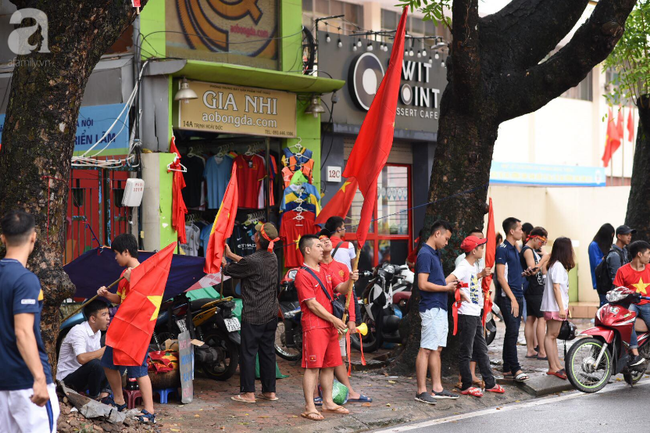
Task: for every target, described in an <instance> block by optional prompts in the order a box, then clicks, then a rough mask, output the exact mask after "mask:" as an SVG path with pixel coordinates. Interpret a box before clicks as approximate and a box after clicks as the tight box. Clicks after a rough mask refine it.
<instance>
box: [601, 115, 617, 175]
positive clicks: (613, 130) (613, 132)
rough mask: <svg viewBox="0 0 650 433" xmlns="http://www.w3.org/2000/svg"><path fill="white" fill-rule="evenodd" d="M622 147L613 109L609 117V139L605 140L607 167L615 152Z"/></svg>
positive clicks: (605, 163)
mask: <svg viewBox="0 0 650 433" xmlns="http://www.w3.org/2000/svg"><path fill="white" fill-rule="evenodd" d="M620 145H621V137H620V136H619V135H618V128H617V127H616V124H615V123H614V115H613V114H612V109H611V108H610V109H609V113H608V116H607V138H606V139H605V153H603V157H602V160H603V165H604V166H605V167H607V166H608V165H609V161H610V160H611V159H612V155H614V152H616V151H617V150H618V148H619V147H620Z"/></svg>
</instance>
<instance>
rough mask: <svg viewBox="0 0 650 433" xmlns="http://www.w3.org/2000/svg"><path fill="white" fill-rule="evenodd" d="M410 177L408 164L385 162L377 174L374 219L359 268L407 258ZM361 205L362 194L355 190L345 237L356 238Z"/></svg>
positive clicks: (401, 261)
mask: <svg viewBox="0 0 650 433" xmlns="http://www.w3.org/2000/svg"><path fill="white" fill-rule="evenodd" d="M410 178H411V169H410V166H408V165H397V164H388V165H386V166H385V167H384V169H383V170H382V172H381V174H380V175H379V178H378V179H377V206H376V207H375V210H374V214H373V219H374V221H373V222H372V223H371V224H370V230H369V232H368V237H367V240H366V244H365V246H364V247H363V249H362V253H361V256H360V258H359V268H360V269H362V270H367V269H369V268H371V267H373V266H377V265H381V264H382V263H385V262H390V263H394V264H404V262H405V261H406V256H407V255H408V252H409V250H410V248H411V239H412V236H411V234H412V224H411V221H412V214H411V210H410V207H411V194H410V190H411V188H410ZM362 205H363V196H362V195H361V193H360V192H359V191H357V194H356V195H355V197H354V201H353V202H352V206H351V208H350V212H349V213H348V216H347V218H346V232H347V233H346V239H347V240H351V241H352V240H356V233H355V232H356V229H357V226H358V224H359V217H360V214H361V207H362Z"/></svg>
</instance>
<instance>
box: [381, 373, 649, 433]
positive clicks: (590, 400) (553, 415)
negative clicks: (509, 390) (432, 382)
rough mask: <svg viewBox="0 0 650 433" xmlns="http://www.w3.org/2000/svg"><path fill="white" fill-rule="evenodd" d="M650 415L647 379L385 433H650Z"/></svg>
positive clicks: (468, 414)
mask: <svg viewBox="0 0 650 433" xmlns="http://www.w3.org/2000/svg"><path fill="white" fill-rule="evenodd" d="M648 413H650V380H648V379H644V380H642V381H641V382H639V383H638V384H637V385H636V386H635V387H634V388H630V387H629V386H626V385H624V384H622V383H614V384H610V385H608V386H607V387H606V388H605V389H604V390H603V391H601V392H599V393H596V394H582V393H578V392H577V391H576V392H571V393H566V394H563V395H560V396H553V397H546V398H540V399H535V400H530V401H527V402H525V403H513V404H510V405H505V406H502V407H500V408H491V409H485V410H481V411H478V412H475V413H467V414H463V415H457V416H450V417H446V418H439V419H433V420H430V421H424V422H420V423H417V424H410V425H404V426H399V427H393V428H390V429H386V430H381V432H384V433H389V432H390V433H400V432H410V433H424V432H445V433H465V432H499V433H522V432H531V433H595V432H614V431H621V432H623V431H625V432H635V433H645V432H648V431H650V421H649V420H648Z"/></svg>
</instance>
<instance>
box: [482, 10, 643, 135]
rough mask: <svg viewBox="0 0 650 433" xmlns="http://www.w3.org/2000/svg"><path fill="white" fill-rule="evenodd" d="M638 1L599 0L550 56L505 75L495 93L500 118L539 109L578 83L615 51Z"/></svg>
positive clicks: (509, 117)
mask: <svg viewBox="0 0 650 433" xmlns="http://www.w3.org/2000/svg"><path fill="white" fill-rule="evenodd" d="M635 3H636V0H601V1H599V2H598V5H596V8H595V9H594V11H593V13H592V14H591V17H590V18H589V19H588V20H587V22H585V23H584V24H583V25H582V26H581V27H580V28H579V29H578V30H577V31H576V33H575V34H574V35H573V38H571V41H569V43H568V44H567V45H566V46H565V47H564V48H562V49H561V50H560V51H558V52H557V53H555V54H554V55H553V56H552V57H551V58H550V59H548V60H547V61H545V62H543V63H540V64H539V65H537V64H536V65H531V67H530V68H528V69H527V70H526V71H524V72H523V73H519V72H517V73H512V74H508V75H506V76H503V77H501V78H502V79H501V80H500V81H501V82H500V83H499V85H498V86H497V87H496V94H495V95H494V97H495V98H501V104H499V113H498V115H497V118H498V120H499V121H500V122H503V121H506V120H508V119H512V118H514V117H518V116H521V115H523V114H526V113H530V112H532V111H535V110H538V109H539V108H541V107H543V106H544V105H546V104H547V103H548V102H550V101H551V100H553V99H555V98H557V97H558V96H560V95H561V94H562V93H564V92H565V91H566V90H568V89H570V88H572V87H575V86H577V85H578V84H579V83H580V81H582V80H583V79H584V78H585V77H586V76H587V74H588V73H589V71H591V70H592V69H593V68H594V66H596V65H597V64H599V63H600V62H602V61H603V60H605V59H606V58H607V56H608V55H609V54H610V53H611V52H612V50H613V49H614V47H615V46H616V43H617V42H618V40H619V39H620V38H621V36H622V35H623V30H624V25H625V20H626V19H627V17H628V15H629V14H630V12H631V11H632V8H634V5H635ZM513 89H515V90H514V91H513Z"/></svg>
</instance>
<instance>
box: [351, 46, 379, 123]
mask: <svg viewBox="0 0 650 433" xmlns="http://www.w3.org/2000/svg"><path fill="white" fill-rule="evenodd" d="M382 78H384V67H383V66H382V64H381V62H380V61H379V58H377V56H375V55H374V54H373V53H363V54H361V55H360V56H359V57H357V58H356V59H355V60H353V61H352V67H351V68H350V73H349V80H348V83H349V84H350V94H351V96H352V99H353V100H354V103H355V104H356V105H357V106H359V108H361V109H362V110H365V111H368V110H369V109H370V104H371V103H372V100H373V99H374V97H375V94H376V93H377V90H378V89H379V85H380V83H381V80H382Z"/></svg>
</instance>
